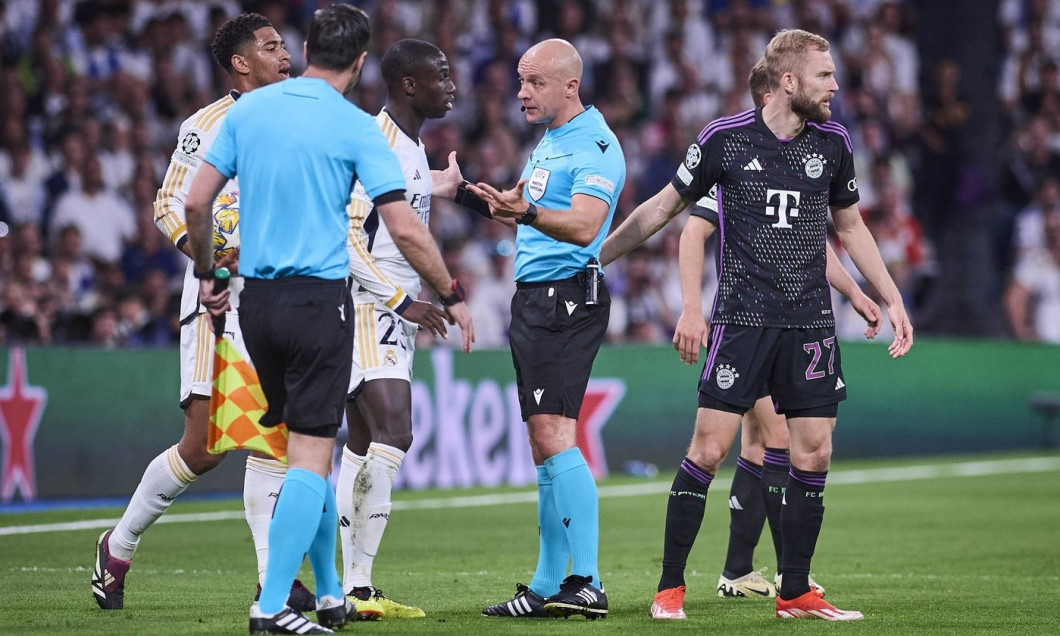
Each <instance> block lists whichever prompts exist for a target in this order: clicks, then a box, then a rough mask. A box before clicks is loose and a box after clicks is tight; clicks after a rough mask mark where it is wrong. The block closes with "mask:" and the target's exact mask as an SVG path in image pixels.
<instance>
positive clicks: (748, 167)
mask: <svg viewBox="0 0 1060 636" xmlns="http://www.w3.org/2000/svg"><path fill="white" fill-rule="evenodd" d="M743 169H744V170H762V164H760V163H758V157H755V158H754V159H752V160H751V161H750V163H748V164H747V165H746V166H744V167H743Z"/></svg>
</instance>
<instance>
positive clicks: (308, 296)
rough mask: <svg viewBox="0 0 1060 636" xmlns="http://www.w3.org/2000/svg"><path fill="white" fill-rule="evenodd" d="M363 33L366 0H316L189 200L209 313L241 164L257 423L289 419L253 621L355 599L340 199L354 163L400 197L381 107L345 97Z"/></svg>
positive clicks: (337, 606) (374, 183)
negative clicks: (273, 78)
mask: <svg viewBox="0 0 1060 636" xmlns="http://www.w3.org/2000/svg"><path fill="white" fill-rule="evenodd" d="M369 36H370V27H369V24H368V17H367V16H366V15H365V14H364V12H363V11H361V10H360V9H356V8H354V7H351V6H349V5H333V6H331V7H328V8H326V9H321V10H319V11H317V12H316V14H314V16H313V22H312V24H311V25H310V27H309V35H308V38H307V41H306V57H307V64H308V68H307V69H306V72H305V75H303V76H302V77H300V78H297V79H292V80H287V81H285V82H280V83H277V84H273V85H271V86H268V87H265V88H261V89H258V90H257V91H254V92H253V93H250V94H248V95H246V96H244V97H243V98H242V99H240V100H239V101H238V102H237V103H236V104H235V105H233V106H232V108H231V110H229V112H228V117H227V118H226V119H225V121H224V124H223V125H222V127H221V130H220V132H219V133H218V136H217V139H216V140H215V141H214V144H213V146H211V148H210V150H209V152H208V153H207V155H206V163H205V164H203V166H202V168H201V170H200V171H199V174H198V175H197V176H196V179H195V181H194V182H193V184H192V187H191V191H190V193H189V196H188V201H187V205H186V216H187V224H188V235H189V243H190V245H191V249H192V253H193V256H194V259H195V272H196V276H197V277H199V278H201V279H202V284H201V286H200V293H199V298H200V301H201V302H202V303H203V304H204V305H205V306H206V307H207V308H208V309H209V311H210V313H211V314H214V315H217V314H218V313H220V312H222V311H224V309H225V308H226V305H227V292H221V293H215V292H214V291H213V281H212V278H213V270H212V249H211V245H210V234H211V229H212V228H211V222H210V216H209V215H210V202H211V201H212V200H213V198H214V196H215V195H216V193H217V192H218V191H219V190H220V188H221V186H222V185H223V184H224V182H225V181H226V180H228V179H230V178H236V177H237V176H238V179H239V185H240V190H241V198H242V204H241V210H240V212H241V218H240V223H239V226H240V233H241V239H242V251H241V254H240V263H239V268H240V273H241V274H242V275H243V276H244V277H245V279H246V285H245V287H244V290H243V293H242V296H241V298H240V302H241V307H240V309H241V311H240V317H239V321H240V327H241V328H242V330H243V335H244V338H245V341H246V346H247V351H248V352H249V353H250V357H251V359H252V361H253V363H254V366H255V368H256V369H257V372H258V375H259V376H260V378H261V385H262V389H263V391H264V393H265V398H266V399H267V400H268V404H269V408H268V411H267V413H266V414H265V415H264V416H263V417H262V420H261V423H262V424H264V425H266V426H275V425H276V424H279V423H280V422H281V421H282V422H285V423H286V424H287V427H288V428H289V429H290V439H289V442H288V457H289V465H290V468H289V469H288V471H287V476H286V478H285V479H284V483H283V488H282V489H281V490H280V495H279V498H278V499H277V501H276V506H275V509H274V512H273V519H272V522H271V524H270V526H269V559H268V565H267V568H266V572H265V582H264V584H263V585H262V590H261V595H260V599H259V601H258V602H256V603H254V604H253V605H252V606H251V609H250V632H251V633H252V634H253V633H299V634H303V633H329V632H328V631H327V630H325V629H323V628H325V627H338V626H341V625H343V624H345V622H346V620H347V616H348V613H349V612H350V611H351V608H352V606H351V605H349V603H348V601H347V600H346V599H345V596H344V594H343V590H342V586H341V583H340V580H339V577H338V573H337V571H336V569H335V528H336V525H337V522H338V517H337V514H336V506H335V496H334V492H333V490H332V489H331V488H330V487H329V485H328V483H327V481H326V476H327V474H328V470H329V469H330V467H331V453H332V449H333V447H334V438H335V433H336V431H337V430H338V428H339V425H340V424H341V422H342V411H343V404H344V402H345V397H346V388H347V384H348V383H349V378H350V365H351V359H352V351H353V325H352V321H351V298H350V293H349V290H348V287H347V282H346V278H347V275H348V272H349V257H348V255H347V251H346V229H347V223H348V221H347V213H346V206H347V205H348V203H349V200H350V190H351V187H352V184H353V182H354V175H356V176H357V178H358V179H360V182H361V183H362V184H364V187H365V190H366V192H367V193H368V195H369V196H370V197H372V198H373V200H374V202H375V204H376V205H385V204H390V203H398V202H399V204H400V205H405V206H407V205H408V204H407V203H406V202H405V199H404V190H405V178H404V176H403V174H402V171H401V166H400V165H399V163H398V161H397V158H396V157H395V156H394V154H393V152H392V151H391V150H390V148H389V144H387V142H386V140H385V139H384V137H383V135H382V133H381V132H380V130H379V127H378V126H377V125H376V123H375V120H374V119H373V118H372V117H371V116H369V115H368V114H367V113H365V112H363V111H361V110H360V109H359V108H357V107H356V106H354V105H353V104H351V103H350V102H348V101H347V100H346V99H345V98H344V97H343V93H345V92H346V91H347V90H349V89H350V88H352V87H353V86H354V84H356V82H357V79H358V78H359V77H360V73H361V68H362V65H363V64H364V60H365V55H366V54H365V50H366V49H367V46H368V39H369ZM303 555H308V556H309V560H310V562H311V563H312V565H313V572H314V575H315V578H316V582H317V588H316V589H317V608H318V609H317V620H318V621H319V623H320V624H319V625H318V624H316V623H313V622H310V621H309V620H308V619H306V618H303V617H302V616H301V615H300V614H297V613H295V612H294V611H293V610H291V609H290V608H289V607H287V606H286V600H287V594H288V592H289V591H290V589H291V583H292V582H293V580H294V577H295V575H296V574H297V572H298V569H299V568H300V567H301V564H302V559H303ZM322 626H323V627H322Z"/></svg>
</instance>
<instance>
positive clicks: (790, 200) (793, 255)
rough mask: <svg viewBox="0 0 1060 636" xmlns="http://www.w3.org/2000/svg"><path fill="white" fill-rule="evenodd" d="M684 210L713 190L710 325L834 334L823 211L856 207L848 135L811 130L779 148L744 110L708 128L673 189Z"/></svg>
mask: <svg viewBox="0 0 1060 636" xmlns="http://www.w3.org/2000/svg"><path fill="white" fill-rule="evenodd" d="M671 183H672V184H673V186H674V187H675V188H676V189H677V191H678V192H679V193H680V194H681V196H682V197H683V198H684V199H685V200H687V201H699V200H700V199H701V198H702V197H707V196H708V195H709V194H710V191H711V188H712V187H713V186H715V185H717V188H716V198H717V216H718V221H719V224H718V228H719V230H720V231H721V249H720V250H719V256H718V259H719V264H718V295H717V297H716V298H715V300H714V313H713V317H712V320H711V321H712V322H713V323H715V324H731V325H742V326H745V327H782V328H816V327H834V326H835V320H834V317H833V315H832V302H831V296H830V295H829V291H828V281H827V279H826V278H825V264H826V257H825V241H826V231H827V223H828V213H829V206H835V207H840V208H842V207H848V206H850V205H853V204H855V203H857V202H858V185H857V179H856V178H855V175H854V155H853V148H852V147H851V144H850V136H849V135H848V134H847V131H846V129H845V128H843V127H842V126H841V125H839V124H837V123H835V122H827V123H824V124H814V123H809V122H807V124H806V126H805V127H804V128H803V130H802V132H800V133H799V134H798V136H796V137H795V138H794V139H789V140H784V139H777V137H776V135H774V134H773V132H772V131H771V130H769V128H768V127H767V126H766V125H765V123H764V122H763V121H762V111H761V109H758V110H750V111H747V112H744V113H740V114H739V115H733V116H732V117H723V118H721V119H717V120H714V121H713V122H711V123H710V124H709V125H708V126H707V127H706V128H704V129H703V132H701V133H700V134H699V138H698V139H697V140H696V142H695V143H693V144H692V145H691V146H689V147H688V152H687V154H686V155H685V160H684V163H682V164H681V166H680V167H679V168H678V170H677V175H676V176H675V177H674V178H673V180H672V181H671Z"/></svg>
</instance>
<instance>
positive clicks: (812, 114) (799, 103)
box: [791, 87, 832, 124]
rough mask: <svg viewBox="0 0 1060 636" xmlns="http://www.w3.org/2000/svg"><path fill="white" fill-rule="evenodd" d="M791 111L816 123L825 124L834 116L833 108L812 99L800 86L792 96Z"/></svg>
mask: <svg viewBox="0 0 1060 636" xmlns="http://www.w3.org/2000/svg"><path fill="white" fill-rule="evenodd" d="M791 112H793V113H795V114H796V115H798V116H799V117H802V118H803V119H804V120H806V121H812V122H813V123H815V124H823V123H825V122H826V121H828V120H829V119H831V118H832V111H831V109H829V108H828V107H827V106H825V105H824V104H822V103H820V102H815V101H813V100H812V99H810V97H809V96H808V95H807V94H806V91H804V90H802V87H799V90H797V91H796V92H795V95H794V96H792V98H791Z"/></svg>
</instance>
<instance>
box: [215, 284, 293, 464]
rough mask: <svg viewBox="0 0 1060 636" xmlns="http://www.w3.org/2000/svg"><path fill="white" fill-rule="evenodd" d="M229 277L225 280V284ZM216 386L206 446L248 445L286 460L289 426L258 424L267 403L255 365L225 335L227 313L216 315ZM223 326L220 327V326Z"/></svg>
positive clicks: (217, 451)
mask: <svg viewBox="0 0 1060 636" xmlns="http://www.w3.org/2000/svg"><path fill="white" fill-rule="evenodd" d="M226 283H227V280H225V282H224V283H222V284H226ZM214 320H215V321H218V322H219V323H220V324H219V325H218V324H215V326H214V350H213V390H212V391H211V392H210V426H209V427H208V430H207V436H206V450H207V451H208V452H210V453H212V454H214V455H219V454H221V453H224V452H227V451H230V450H235V449H240V448H246V449H249V450H256V451H260V452H262V453H265V454H267V455H271V456H272V457H275V458H276V459H278V460H280V461H281V462H283V463H285V464H286V463H287V427H286V426H285V425H283V424H279V425H277V426H274V427H268V426H262V425H261V424H258V421H259V420H261V416H262V415H264V414H265V411H266V409H267V408H268V403H267V402H266V401H265V393H264V392H263V391H262V390H261V382H260V381H259V380H258V374H257V373H256V372H255V371H254V367H252V366H250V363H249V362H247V360H246V359H245V358H244V357H243V356H242V355H241V354H240V353H239V350H238V349H236V346H235V344H233V343H232V341H231V340H229V339H227V338H225V337H224V317H223V316H222V317H221V318H220V319H217V318H215V319H214ZM218 326H220V327H221V328H220V329H218V328H217V327H218Z"/></svg>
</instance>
